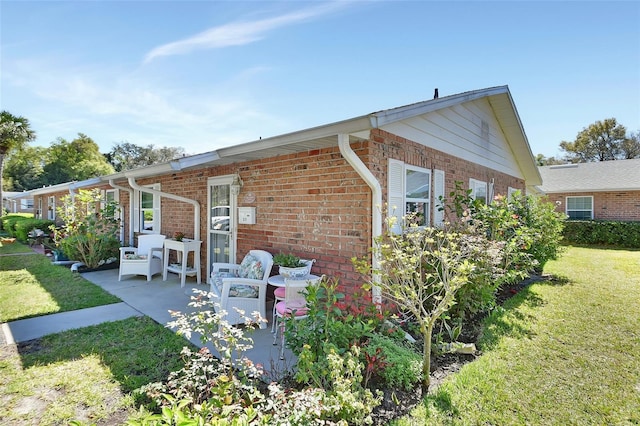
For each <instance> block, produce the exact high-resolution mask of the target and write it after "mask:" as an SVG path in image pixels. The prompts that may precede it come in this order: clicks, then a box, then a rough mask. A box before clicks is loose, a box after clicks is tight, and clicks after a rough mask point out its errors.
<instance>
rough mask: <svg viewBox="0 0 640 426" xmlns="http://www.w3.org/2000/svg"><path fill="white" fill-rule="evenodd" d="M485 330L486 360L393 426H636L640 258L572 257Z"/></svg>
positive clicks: (580, 252) (609, 254)
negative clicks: (551, 278)
mask: <svg viewBox="0 0 640 426" xmlns="http://www.w3.org/2000/svg"><path fill="white" fill-rule="evenodd" d="M545 273H548V274H552V275H553V276H555V277H557V278H558V279H556V280H554V281H550V282H541V283H538V284H534V285H532V286H531V287H529V288H528V289H527V290H525V291H523V292H521V293H520V294H518V295H517V296H516V297H514V298H513V299H511V300H510V301H509V302H508V303H507V304H506V306H505V307H504V309H500V310H498V311H496V312H495V313H494V314H493V315H492V316H491V317H490V318H489V319H488V321H487V323H486V328H485V333H484V338H483V339H482V341H481V342H480V348H481V349H482V351H483V355H482V356H481V357H480V358H479V359H478V360H477V361H475V362H473V363H471V364H468V365H466V366H465V367H464V368H463V369H462V370H461V371H460V372H459V373H458V374H455V375H453V376H451V377H450V378H449V379H448V380H447V381H446V382H445V383H444V384H443V385H442V386H441V387H440V388H439V389H438V390H436V391H435V392H433V393H432V394H431V395H430V396H428V397H427V398H426V399H425V402H424V404H423V405H422V406H420V407H419V408H417V409H416V410H414V412H413V413H412V415H411V416H408V417H406V418H404V419H402V420H401V421H398V422H394V423H393V424H394V425H398V426H400V425H424V424H429V425H432V424H433V425H440V424H442V425H638V424H640V251H629V250H605V249H595V248H576V247H572V248H570V249H569V250H568V251H567V253H566V254H564V256H563V257H562V258H561V259H560V260H558V261H554V262H550V263H549V264H548V265H547V267H546V268H545Z"/></svg>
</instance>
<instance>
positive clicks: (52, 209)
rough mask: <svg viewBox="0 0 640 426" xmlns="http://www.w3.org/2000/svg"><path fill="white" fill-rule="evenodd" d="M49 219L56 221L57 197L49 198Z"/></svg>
mask: <svg viewBox="0 0 640 426" xmlns="http://www.w3.org/2000/svg"><path fill="white" fill-rule="evenodd" d="M47 219H48V220H56V197H54V196H50V197H47Z"/></svg>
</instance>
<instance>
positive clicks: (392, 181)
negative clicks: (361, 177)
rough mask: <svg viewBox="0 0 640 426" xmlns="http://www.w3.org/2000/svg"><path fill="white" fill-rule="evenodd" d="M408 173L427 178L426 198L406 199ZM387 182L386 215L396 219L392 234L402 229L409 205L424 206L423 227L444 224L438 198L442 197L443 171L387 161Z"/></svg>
mask: <svg viewBox="0 0 640 426" xmlns="http://www.w3.org/2000/svg"><path fill="white" fill-rule="evenodd" d="M409 171H413V172H419V173H424V174H426V175H427V176H428V179H429V194H428V196H427V198H410V197H407V173H408V172H409ZM387 181H388V184H387V192H388V197H387V200H388V211H387V215H388V216H389V217H393V216H395V217H396V224H395V226H394V229H393V230H394V232H400V230H401V229H402V226H403V223H402V220H403V217H404V216H405V215H406V214H407V212H408V207H409V204H410V203H425V204H426V208H425V212H426V217H425V218H424V226H432V225H433V226H442V224H444V211H440V210H439V207H440V206H441V203H440V197H441V196H442V197H444V183H445V180H444V171H442V170H436V169H434V170H430V169H425V168H422V167H418V166H413V165H409V164H405V163H404V162H403V161H400V160H394V159H389V164H388V179H387Z"/></svg>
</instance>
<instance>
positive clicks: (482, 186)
mask: <svg viewBox="0 0 640 426" xmlns="http://www.w3.org/2000/svg"><path fill="white" fill-rule="evenodd" d="M469 189H470V190H471V198H473V199H474V200H481V201H482V202H483V203H484V204H487V182H482V181H480V180H475V179H469Z"/></svg>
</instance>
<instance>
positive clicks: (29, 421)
mask: <svg viewBox="0 0 640 426" xmlns="http://www.w3.org/2000/svg"><path fill="white" fill-rule="evenodd" d="M9 246H11V248H9ZM25 248H26V251H27V252H29V251H31V249H29V248H28V247H26V246H25V245H23V244H18V243H14V244H11V245H6V246H5V247H0V254H6V253H10V252H20V249H22V251H24V250H25ZM118 301H119V299H118V298H116V297H115V296H112V295H110V294H109V293H107V292H105V291H104V290H102V289H101V288H100V287H99V286H96V285H94V284H92V283H90V282H89V281H87V280H85V279H84V278H82V276H81V275H80V274H77V273H71V272H70V270H69V269H68V268H66V267H63V266H55V265H52V264H51V261H50V260H49V259H47V258H46V257H45V256H42V255H37V254H28V255H15V256H0V321H1V322H4V321H11V320H15V319H19V318H27V317H32V316H40V315H46V314H49V313H54V312H62V311H69V310H74V309H80V308H86V307H91V306H99V305H105V304H109V303H114V302H118ZM187 345H189V343H188V342H187V341H186V340H185V339H184V338H183V337H181V336H178V335H177V334H175V333H173V332H172V331H170V330H168V329H166V328H165V327H163V326H162V325H160V324H158V323H156V322H154V321H153V320H151V319H150V318H148V317H142V318H129V319H126V320H122V321H115V322H109V323H105V324H100V325H96V326H92V327H85V328H81V329H77V330H70V331H66V332H63V333H59V334H55V335H50V336H46V337H44V338H42V339H37V340H32V341H29V342H24V343H21V344H18V345H4V346H3V345H0V401H1V403H0V424H1V425H5V424H10V425H62V424H65V425H66V424H69V422H70V421H71V420H77V421H79V422H80V424H86V425H92V424H103V425H111V424H113V425H115V424H123V423H124V422H125V421H126V419H127V418H129V417H130V416H132V417H135V416H136V413H137V412H138V411H137V409H136V403H135V401H134V398H133V396H132V394H131V392H132V391H133V390H134V389H136V388H138V387H140V386H142V385H144V384H147V383H150V382H155V381H160V380H164V379H166V377H167V375H168V373H169V372H170V371H174V370H178V369H180V368H181V367H182V366H183V365H184V363H183V360H182V358H181V356H180V352H181V350H182V348H183V347H184V346H187Z"/></svg>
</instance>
